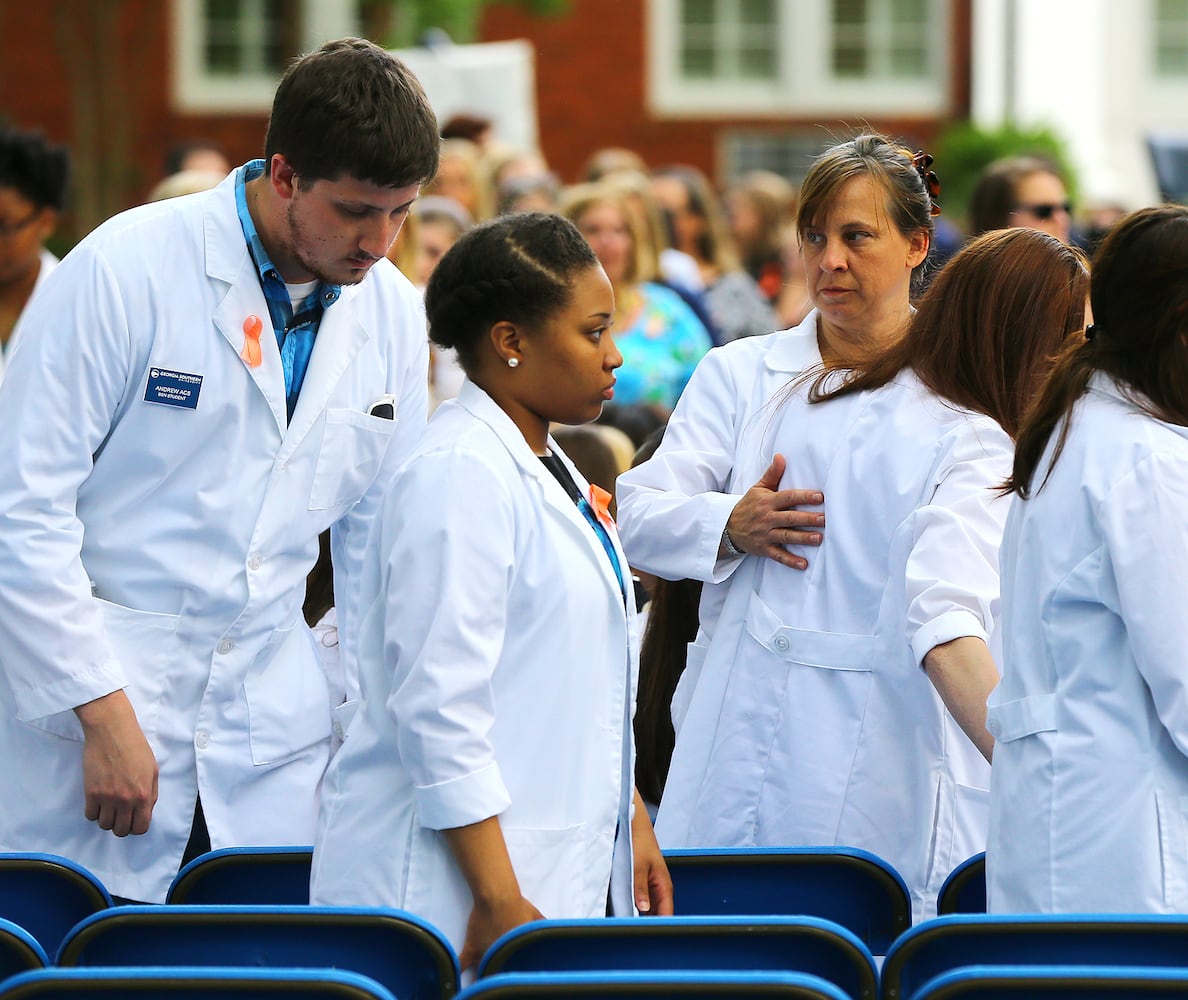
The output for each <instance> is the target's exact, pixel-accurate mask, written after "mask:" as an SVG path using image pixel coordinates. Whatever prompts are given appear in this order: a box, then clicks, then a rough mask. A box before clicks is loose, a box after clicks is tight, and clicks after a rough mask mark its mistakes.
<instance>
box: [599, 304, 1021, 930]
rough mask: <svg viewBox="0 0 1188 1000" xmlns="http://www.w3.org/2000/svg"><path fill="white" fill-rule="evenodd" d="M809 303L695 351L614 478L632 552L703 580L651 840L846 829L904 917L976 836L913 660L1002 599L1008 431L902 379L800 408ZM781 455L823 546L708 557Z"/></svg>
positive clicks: (964, 748) (977, 801)
mask: <svg viewBox="0 0 1188 1000" xmlns="http://www.w3.org/2000/svg"><path fill="white" fill-rule="evenodd" d="M820 360H821V359H820V353H819V351H818V348H817V334H816V315H815V314H811V315H810V316H809V317H808V318H807V319H806V320H805V321H804V322H803V323H802V324H801V325H800V326H799V327H797V328H795V329H793V330H790V331H786V332H783V333H777V334H774V335H772V336H770V337H760V338H755V339H751V340H744V341H740V342H736V343H732V344H730V345H728V346H726V347H724V348H719V349H717V350H715V351H713V352H711V353H710V354H709V355H708V356H707V357H706V359H705V360H704V361H703V362H702V363H701V365H700V366H699V367H698V369H697V372H696V373H695V375H694V376H693V379H692V381H690V383H689V385H688V387H687V388H686V389H685V392H684V393H683V394H682V396H681V400H680V402H679V404H678V406H677V409H676V411H675V412H674V414H673V417H672V420H671V422H670V423H669V425H668V429H667V431H666V433H665V437H664V441H663V443H662V444H661V446H660V448H659V449H658V450H657V452H656V454H655V456H654V457H653V458H652V459H651V460H650V461H648V462H646V463H644V464H643V465H642V466H640V467H639V468H637V469H635V470H632V471H631V472H628V473H626V474H624V475H623V476H622V477H621V478H620V479H619V512H620V519H621V525H622V528H621V530H622V533H623V539H624V545H625V547H626V549H627V552H628V555H629V557H630V558H631V561H632V565H633V566H635V567H637V568H640V569H644V570H648V571H650V572H652V573H656V574H658V575H661V576H664V577H667V578H670V579H671V578H677V577H681V576H686V577H693V578H695V579H700V580H703V581H705V582H706V584H707V586H706V587H705V591H706V593H705V595H704V596H703V600H702V609H701V610H702V621H701V626H702V628H701V631H700V633H699V635H698V639H697V642H696V643H695V644H693V645H692V646H691V647H690V650H689V661H688V667H687V669H686V673H685V676H684V677H683V678H682V680H681V684H680V686H679V688H678V691H677V693H676V696H675V697H674V701H673V708H674V711H673V715H674V721H675V722H676V724H677V726H678V734H677V741H676V749H675V752H674V754H673V758H672V766H671V769H670V771H669V775H668V782H667V785H666V787H665V793H664V797H663V799H662V801H661V803H660V811H659V815H658V817H657V822H656V833H657V837H658V838H659V840H660V844H661V846H662V847H664V848H673V847H713V846H750V845H761V846H793V845H808V846H811V845H829V844H841V845H848V846H852V847H860V848H864V849H866V850H869V851H873V852H875V853H876V854H878V855H880V856H881V857H883V858H884V859H886V860H887V861H889V862H890V863H891V864H892V865H894V866H895V867H896V869H898V870H899V872H900V874H902V875H903V877H904V879H905V881H906V882H907V884H908V887H909V888H910V890H911V892H912V896H913V903H914V909H915V913H916V916H917V918H920V917H923V916H926V915H930V914H931V913H932V912H934V911H933V910H932V907H933V906H934V900H935V895H936V892H937V890H938V889H939V887H940V883H941V881H942V880H943V879H944V877H945V875H947V874H948V872H949V870H950V869H951V868H952V867H953V866H954V865H955V864H956V863H957V862H959V861H961V860H964V858H965V857H967V856H968V855H969V854H971V853H974V852H976V851H977V850H980V849H981V847H982V845H983V844H984V836H985V814H986V802H985V799H986V786H987V784H988V766H987V765H986V763H985V761H984V760H982V759H981V757H980V755H979V754H978V753H977V751H976V749H975V748H974V747H973V745H972V744H971V743H970V742H969V740H968V739H967V738H966V737H965V736H964V734H962V733H961V731H960V729H959V728H958V727H957V725H956V723H955V722H953V720H952V719H951V717H949V715H948V713H947V712H946V711H945V709H944V707H943V704H942V702H941V700H940V698H939V696H938V695H937V694H936V692H935V690H934V689H933V687H932V685H931V683H930V682H929V680H928V678H927V676H926V675H925V673H924V671H923V670H922V668H921V661H922V659H923V657H924V655H925V654H926V653H927V652H928V651H929V650H930V649H932V648H933V647H934V646H936V645H939V644H941V643H944V642H947V641H949V640H952V639H955V638H958V637H962V636H977V637H979V638H982V639H986V638H987V637H988V635H989V633H990V632H991V630H992V628H993V621H994V615H995V611H996V605H997V600H998V580H997V552H998V544H999V539H1000V537H1001V531H1002V519H1003V517H1005V513H1006V504H1005V502H1003V501H1001V500H998V501H996V500H995V495H994V493H993V492H992V488H993V487H994V486H995V485H996V484H998V483H1000V482H1001V481H1002V480H1003V478H1005V476H1006V475H1007V473H1008V472H1009V469H1010V456H1011V443H1010V439H1009V438H1008V437H1007V435H1006V434H1005V433H1004V432H1003V431H1002V429H1001V428H1000V427H999V426H998V425H997V424H996V423H994V422H993V421H991V420H989V419H987V418H985V417H981V416H977V415H973V414H970V413H968V412H965V411H962V410H958V409H956V408H953V407H951V406H948V405H946V404H944V403H942V402H941V401H939V400H938V399H937V398H936V397H934V396H932V395H931V394H929V393H928V392H927V391H926V390H925V389H924V388H923V387H922V386H921V385H920V384H919V382H918V381H917V380H916V378H915V377H914V376H913V375H912V374H911V373H910V372H905V373H901V374H900V375H899V376H898V377H897V378H896V379H895V380H893V382H891V383H890V384H888V385H887V386H885V387H883V388H881V389H879V390H876V391H873V392H865V393H860V394H855V395H849V396H844V397H841V398H839V399H836V400H832V401H830V402H827V403H822V404H816V405H811V406H810V405H809V404H808V403H807V402H806V395H807V389H806V388H803V387H801V388H798V389H796V390H795V391H794V392H791V393H789V391H788V390H787V389H786V388H785V387H786V386H787V385H788V383H789V380H791V379H793V378H794V376H795V375H796V373H797V372H800V371H802V370H806V369H812V368H814V367H816V366H818V365H819V364H820ZM776 453H780V454H783V455H784V456H785V457H786V458H787V461H788V465H787V470H786V472H785V475H784V479H783V482H782V484H781V486H782V488H789V487H793V486H797V487H805V488H820V489H821V490H822V491H823V492H824V495H825V498H826V499H825V506H824V509H825V512H826V518H827V526H826V528H825V529H824V542H823V544H822V545H821V547H820V548H818V549H810V550H807V551H806V552H805V554H806V555H807V557H808V560H809V569H808V570H807V571H805V572H799V571H794V570H790V569H787V568H785V567H782V566H780V565H779V564H777V563H775V562H773V561H771V560H767V559H759V558H756V557H746V558H741V559H724V560H721V561H719V560H718V559H717V548H718V544H719V539H720V537H721V534H722V529H723V527H724V526H725V523H726V520H727V517H728V516H729V513H730V511H731V509H732V508H733V507H734V505H735V503H737V501H738V499H739V498H740V496H741V495H742V494H743V493H744V492H745V491H746V490H747V489H749V488H750V487H751V486H752V485H754V483H755V482H756V481H757V480H758V479H759V477H760V476H761V475H762V473H763V471H764V469H766V467H767V466H768V464H769V463H770V461H771V459H772V456H773V455H774V454H776Z"/></svg>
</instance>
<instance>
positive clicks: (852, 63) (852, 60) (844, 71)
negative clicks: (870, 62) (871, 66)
mask: <svg viewBox="0 0 1188 1000" xmlns="http://www.w3.org/2000/svg"><path fill="white" fill-rule="evenodd" d="M833 74H834V76H848V77H854V76H865V75H866V49H865V48H859V47H854V46H850V45H839V46H837V47H835V48H834V50H833Z"/></svg>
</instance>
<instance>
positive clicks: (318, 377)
mask: <svg viewBox="0 0 1188 1000" xmlns="http://www.w3.org/2000/svg"><path fill="white" fill-rule="evenodd" d="M363 280H364V281H368V280H371V279H370V276H368V277H365V278H364V279H363ZM361 287H362V285H361V283H360V284H359V285H350V286H347V287H344V288H343V289H342V294H341V295H340V296H339V298H338V301H337V302H335V303H334V304H333V305H331V306H329V307H327V309H326V311H325V312H324V313H323V314H322V321H321V323H320V324H319V326H318V335H317V336H316V337H315V338H314V347H313V355H312V356H311V357H310V359H309V368H308V369H307V370H306V373H305V381H303V382H302V383H301V392H300V393H298V395H297V407H296V409H294V410H293V419H292V420H291V421H290V423H289V430H288V432H287V433H286V434H285V442H284V444H283V445H282V446H281V451H280V454H279V455H278V456H277V457H278V459H279V460H280V461H284V459H285V458H287V457H288V455H289V454H290V453H291V452H292V451H293V450H294V449H295V448H296V447H297V445H299V444H300V443H301V439H302V438H304V437H305V435H306V434H308V433H309V431H310V428H312V427H313V425H314V424H315V422H316V421H317V419H318V417H319V416H321V414H322V411H323V410H325V408H326V403H327V401H328V400H329V399H330V396H331V394H332V393H333V392H334V387H335V386H336V385H338V382H339V380H340V379H341V378H342V376H343V374H344V373H345V372H346V370H347V369H348V368H349V367H350V366H351V363H352V362H353V361H354V360H355V357H356V355H358V353H359V351H360V350H362V348H363V345H364V344H366V343H367V341H368V340H370V339H371V338H370V335H369V334H368V332H367V330H366V329H365V328H364V327H363V324H362V323H360V322H359V317H358V314H357V312H356V310H355V308H354V306H353V305H352V302H353V300H354V298H355V296H356V295H358V294H359V289H360V288H361ZM275 340H276V338H275V337H274V338H273V341H274V342H275ZM277 360H278V362H279V360H280V352H279V351H278V352H277ZM282 405H283V402H282Z"/></svg>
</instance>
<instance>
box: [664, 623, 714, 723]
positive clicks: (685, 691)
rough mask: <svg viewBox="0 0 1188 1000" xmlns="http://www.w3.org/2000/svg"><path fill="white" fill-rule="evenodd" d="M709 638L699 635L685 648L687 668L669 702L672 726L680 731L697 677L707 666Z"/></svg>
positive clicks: (678, 680)
mask: <svg viewBox="0 0 1188 1000" xmlns="http://www.w3.org/2000/svg"><path fill="white" fill-rule="evenodd" d="M709 647H710V644H709V639H708V638H706V637H705V636H701V635H699V636H698V637H697V641H696V642H691V643H689V644H688V646H687V647H686V648H685V669H684V670H682V671H681V676H680V677H679V678H678V679H677V683H676V687H675V688H674V689H673V692H672V701H671V702H670V703H669V714H670V715H671V716H672V728H673V730H674V731H675V732H676V733H678V734H679V733H680V731H681V726H682V725H683V724H684V722H685V716H686V715H688V714H689V703H690V702H691V701H692V700H693V691H694V689H695V688H696V687H697V678H698V677H700V676H701V668H702V667H703V666H705V658H706V657H707V656H708V655H709Z"/></svg>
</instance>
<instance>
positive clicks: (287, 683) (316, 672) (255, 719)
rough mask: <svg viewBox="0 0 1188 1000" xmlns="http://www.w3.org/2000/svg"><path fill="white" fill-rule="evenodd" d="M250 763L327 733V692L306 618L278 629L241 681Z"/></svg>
mask: <svg viewBox="0 0 1188 1000" xmlns="http://www.w3.org/2000/svg"><path fill="white" fill-rule="evenodd" d="M243 690H244V696H245V698H246V700H247V706H248V735H249V739H250V742H251V747H252V763H253V764H274V763H276V762H278V761H281V760H284V759H286V758H288V757H291V756H293V755H294V754H296V753H299V752H300V751H302V750H304V749H305V748H306V747H308V746H310V745H312V744H314V743H317V742H318V741H319V740H325V739H329V737H330V708H329V697H330V696H329V692H328V689H327V686H326V675H325V674H324V673H323V672H322V668H321V666H320V665H319V663H318V659H317V655H316V654H315V652H314V648H313V643H312V642H311V640H310V634H309V629H308V628H307V627H306V625H305V623H304V622H302V623H300V624H299V625H296V626H291V627H289V628H287V629H278V630H277V631H276V632H274V633H273V636H272V638H271V639H270V640H269V642H268V644H267V645H266V646H265V647H264V649H263V650H261V652H260V655H259V656H257V657H256V662H255V663H254V664H253V665H252V668H251V669H250V670H249V671H248V674H247V676H246V677H245V678H244V681H243Z"/></svg>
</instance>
